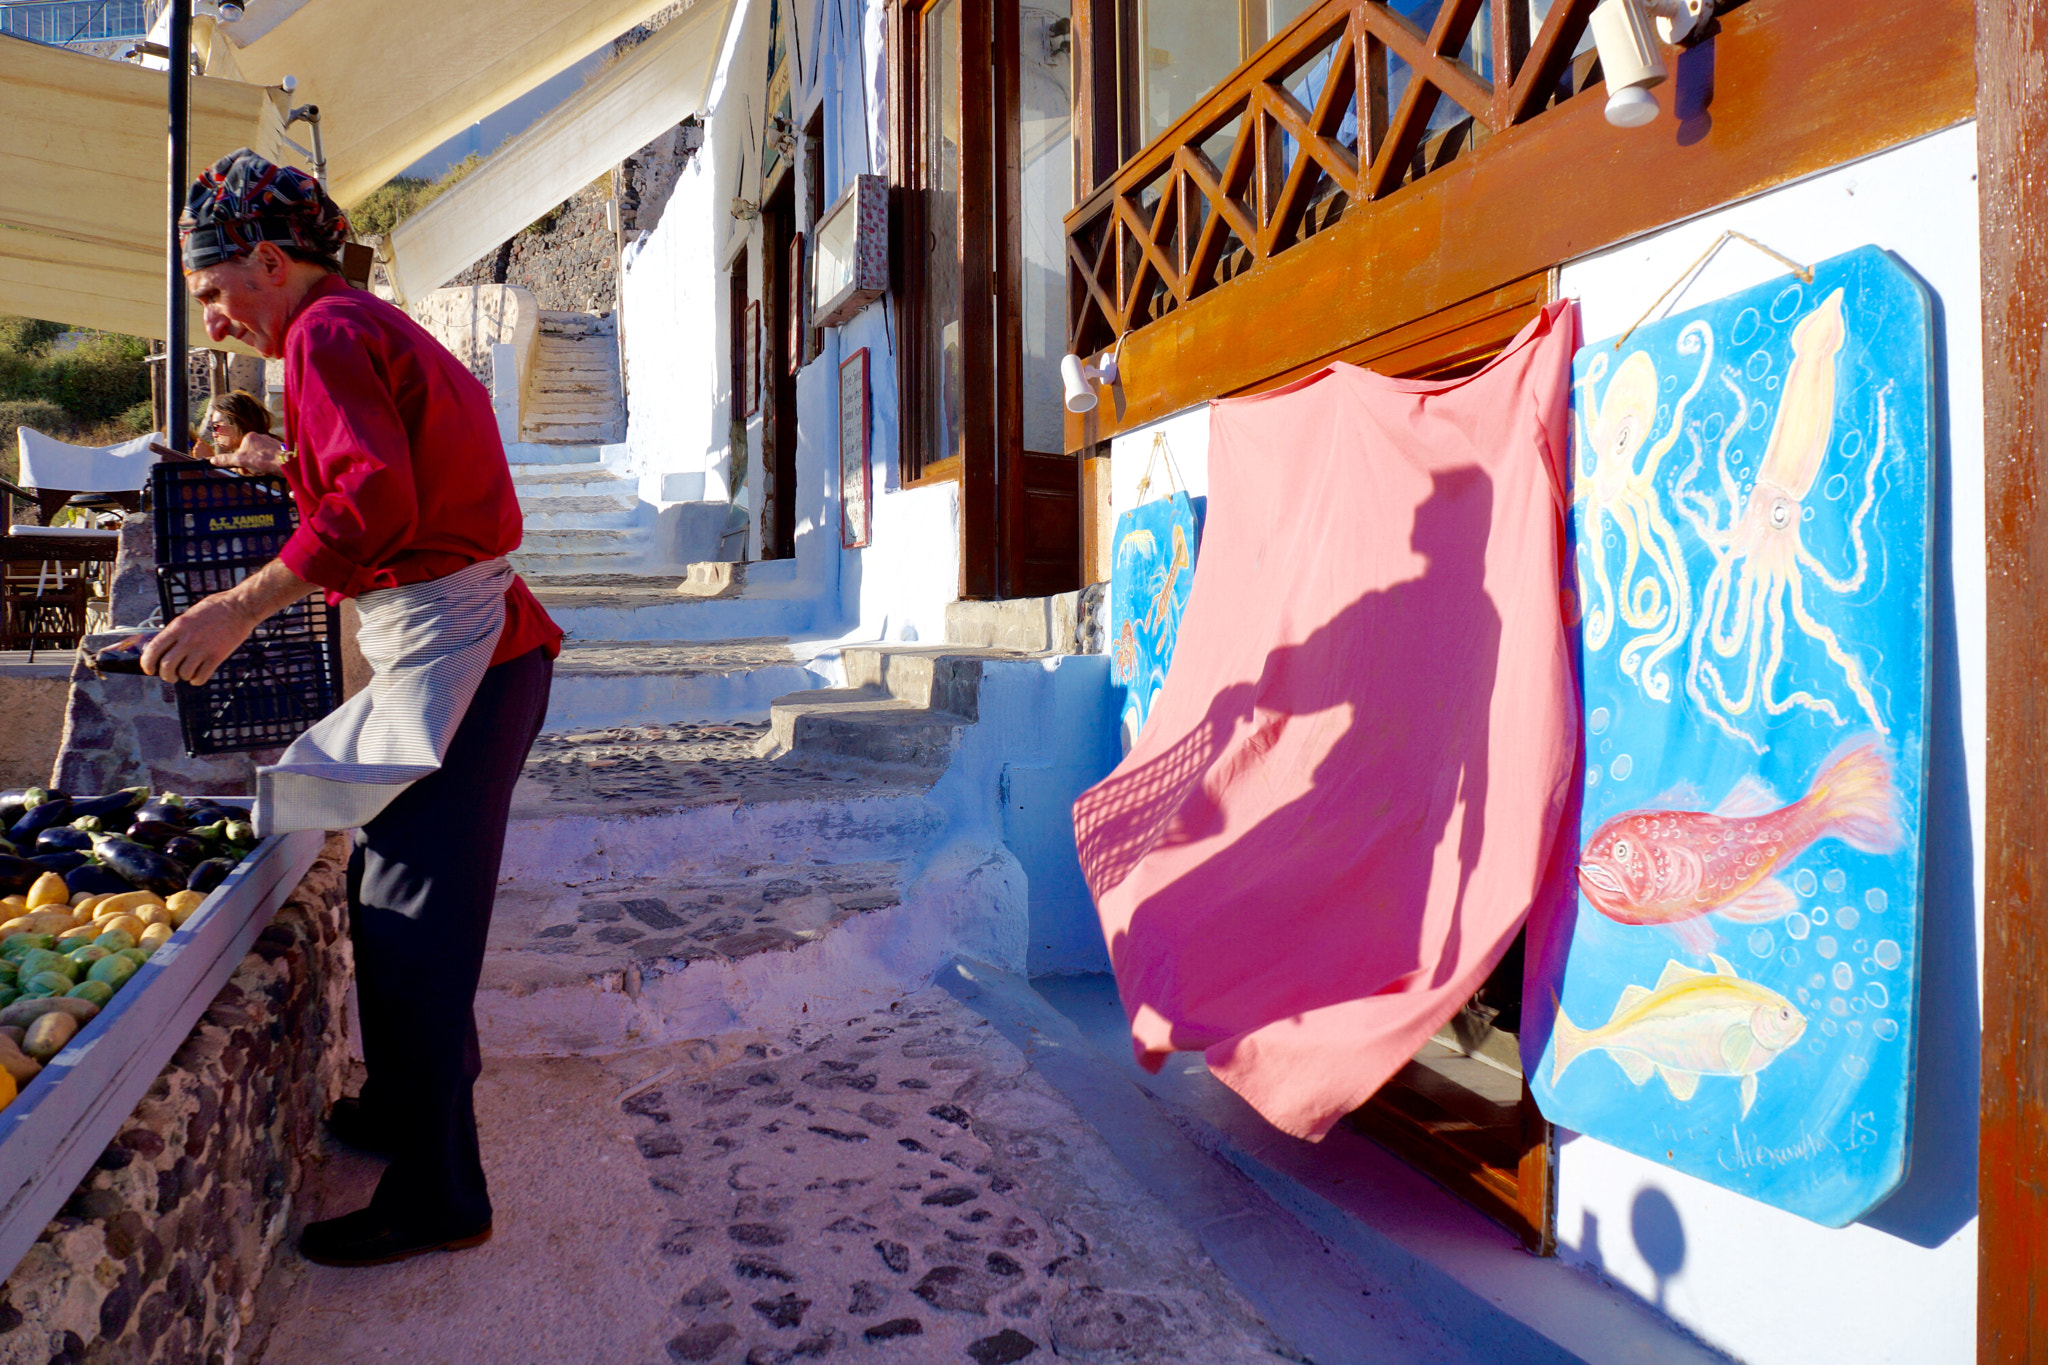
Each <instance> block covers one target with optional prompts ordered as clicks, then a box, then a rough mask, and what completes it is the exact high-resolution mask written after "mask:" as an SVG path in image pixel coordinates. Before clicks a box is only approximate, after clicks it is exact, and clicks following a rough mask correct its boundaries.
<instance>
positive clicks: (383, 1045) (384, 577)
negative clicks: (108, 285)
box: [143, 149, 562, 1265]
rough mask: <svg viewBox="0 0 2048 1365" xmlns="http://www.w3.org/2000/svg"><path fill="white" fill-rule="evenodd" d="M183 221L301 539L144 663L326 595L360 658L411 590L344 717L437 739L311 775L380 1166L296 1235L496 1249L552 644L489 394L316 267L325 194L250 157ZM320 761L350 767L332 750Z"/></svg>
mask: <svg viewBox="0 0 2048 1365" xmlns="http://www.w3.org/2000/svg"><path fill="white" fill-rule="evenodd" d="M180 227H181V236H182V241H183V249H184V266H185V276H186V285H187V288H188V289H189V290H190V292H191V294H192V296H193V297H194V298H196V299H198V300H199V302H200V303H201V304H203V305H204V306H205V317H206V330H207V334H208V335H209V336H210V337H211V338H212V339H213V340H215V341H219V340H221V339H223V338H225V337H229V336H232V337H236V338H239V339H240V340H242V341H244V342H247V343H248V344H249V345H250V346H252V347H253V348H255V349H256V350H258V351H260V352H261V353H262V354H264V355H266V356H270V357H273V358H282V359H283V361H284V362H285V365H284V369H285V444H286V445H287V447H289V449H290V452H291V453H290V455H289V457H288V459H287V463H286V465H285V477H286V479H287V480H288V481H289V483H290V485H291V490H292V495H293V499H294V501H295V502H296V503H297V504H298V508H299V527H298V530H297V532H296V533H294V534H293V536H292V537H291V538H290V540H289V541H288V542H287V543H286V544H285V546H284V549H283V550H282V551H281V552H280V553H279V554H278V557H277V558H276V559H275V560H273V561H272V562H271V563H269V564H267V565H265V566H264V567H262V568H260V569H258V570H257V571H256V572H254V573H252V574H251V575H249V577H248V578H246V579H244V580H243V581H242V582H241V583H240V584H238V585H236V586H235V587H233V588H231V589H229V590H228V591H226V592H223V593H220V594H217V595H216V596H213V597H209V598H206V599H205V600H203V601H201V602H198V603H196V604H194V605H193V607H192V608H191V609H190V610H188V611H187V612H185V613H184V614H183V615H181V616H179V617H178V618H177V619H175V620H174V621H172V622H171V624H170V625H169V626H167V627H166V628H165V629H164V630H163V632H162V633H161V634H159V635H158V636H156V638H155V639H154V640H153V641H152V642H151V643H150V645H149V646H148V648H147V650H146V652H145V654H144V656H143V666H144V668H145V669H146V670H148V671H150V672H153V673H155V674H156V675H158V676H159V677H162V678H166V679H170V680H173V681H179V680H182V681H185V682H190V683H203V682H205V681H206V680H207V679H208V678H209V677H211V676H212V674H213V672H214V670H215V669H216V668H217V667H218V666H219V665H220V663H221V662H222V661H223V660H224V659H225V658H226V657H227V656H228V655H229V654H230V653H232V652H233V651H234V649H235V648H236V646H238V645H240V644H241V643H242V641H243V640H245V639H246V638H248V636H249V634H250V632H251V631H252V630H253V629H254V628H255V627H256V625H257V624H258V623H260V622H261V621H262V620H264V618H266V617H268V616H269V615H271V614H272V613H274V612H276V611H278V610H280V609H282V608H283V607H285V606H287V605H289V604H291V603H292V602H295V601H297V600H298V599H300V598H301V597H304V596H306V595H307V594H308V593H310V592H313V591H316V590H319V589H325V590H326V592H327V594H328V598H329V600H330V601H338V600H339V599H341V598H343V597H355V598H358V599H360V601H361V604H362V608H363V613H364V621H365V628H364V641H365V652H366V654H367V653H369V652H370V643H369V642H370V635H371V622H372V613H373V608H375V609H377V610H379V611H381V610H383V608H384V607H386V606H388V605H389V603H391V602H392V601H394V600H398V599H401V598H404V599H408V600H412V599H418V600H421V601H424V602H425V603H426V604H427V605H426V608H425V613H426V614H425V615H424V616H422V615H420V614H419V612H417V611H415V613H414V614H413V615H411V616H408V617H407V618H406V619H405V621H404V623H403V628H404V630H405V631H409V632H411V633H410V634H404V635H402V636H400V635H398V634H396V633H393V632H387V634H390V635H391V636H392V638H393V639H399V640H401V643H402V646H403V647H402V649H394V650H393V651H392V652H391V654H390V656H389V659H388V661H387V663H386V664H379V665H378V667H379V677H378V679H377V682H376V683H374V684H373V686H372V688H371V689H370V692H371V695H370V696H368V697H359V698H356V699H352V700H351V702H350V703H349V706H350V707H358V704H359V703H360V707H359V709H358V715H359V716H367V715H369V714H371V712H372V710H373V708H374V707H376V706H379V705H382V706H385V707H387V708H388V707H390V706H392V705H394V702H393V700H392V699H393V698H396V699H397V701H396V703H395V704H397V705H400V706H403V705H405V704H407V703H408V699H410V698H414V697H417V696H419V695H426V696H427V697H428V698H429V699H430V700H431V701H433V702H434V703H436V704H437V705H436V706H430V707H429V708H427V709H428V710H429V711H433V712H437V713H436V714H426V715H415V716H411V717H409V718H408V717H406V716H400V717H397V718H396V719H397V722H398V724H397V725H396V726H395V727H393V726H391V725H390V722H391V721H392V719H393V718H392V717H391V716H390V715H389V713H388V711H387V714H386V715H385V716H384V717H381V718H379V719H380V720H382V721H384V722H386V724H387V728H396V729H398V730H401V731H404V732H406V733H407V734H408V735H417V733H418V732H421V731H426V732H432V731H433V730H434V728H435V726H436V724H437V723H438V724H444V725H445V727H446V730H447V731H449V732H452V733H445V732H444V733H442V734H441V736H440V740H439V742H438V743H436V744H434V745H433V746H431V747H432V749H434V750H443V751H442V752H439V753H438V761H436V758H437V755H436V753H435V752H432V751H431V750H430V751H429V752H427V753H426V754H425V755H424V756H423V758H422V761H421V762H419V763H417V764H415V765H413V766H412V767H411V768H410V769H408V770H407V771H408V773H412V772H423V773H425V774H426V775H425V776H419V777H416V778H413V777H409V776H408V777H403V778H402V779H401V780H396V781H394V780H391V778H390V776H389V772H390V769H389V768H388V767H386V768H377V767H369V768H366V769H362V770H360V771H359V772H358V773H357V775H355V776H346V775H345V776H344V777H343V778H342V779H341V782H342V784H343V785H340V786H323V785H322V784H321V783H320V782H317V781H316V782H314V783H313V784H312V785H313V786H314V787H317V788H319V789H320V790H322V791H340V792H342V793H343V794H344V795H343V797H342V798H341V800H342V804H341V805H340V806H339V807H321V806H320V805H319V804H318V803H317V802H314V803H313V804H312V809H313V810H315V811H316V812H318V811H320V810H322V809H341V810H356V811H358V812H360V813H361V814H362V817H363V818H362V823H361V828H360V830H359V831H358V833H357V834H356V836H355V851H354V856H353V857H352V859H351V862H350V866H349V911H350V934H351V938H352V939H353V942H354V946H355V961H356V985H357V994H358V999H359V1003H360V1006H361V1015H362V1022H363V1055H364V1061H365V1062H366V1064H367V1068H368V1080H367V1082H366V1083H365V1085H364V1087H363V1093H362V1094H361V1095H360V1096H359V1097H356V1098H354V1099H344V1100H342V1101H340V1102H339V1103H337V1104H336V1106H335V1108H334V1111H333V1113H332V1114H330V1116H329V1119H328V1125H329V1128H330V1130H331V1131H333V1132H334V1134H335V1135H336V1136H337V1137H339V1138H341V1139H342V1140H343V1141H345V1142H348V1143H350V1144H352V1145H355V1146H359V1147H363V1148H366V1149H369V1150H373V1151H378V1152H381V1153H383V1154H386V1155H388V1156H389V1157H390V1158H391V1164H390V1166H389V1168H388V1169H387V1170H386V1172H385V1174H384V1177H383V1179H382V1181H381V1182H380V1183H379V1185H378V1187H377V1193H376V1196H375V1197H374V1198H373V1199H372V1200H371V1202H370V1204H369V1206H368V1207H367V1208H364V1209H361V1210H358V1211H357V1212H355V1213H351V1214H348V1215H345V1216H343V1217H340V1218H335V1219H329V1220H327V1221H325V1222H319V1223H313V1224H311V1225H309V1226H308V1227H307V1228H306V1229H305V1231H304V1233H303V1234H302V1237H301V1242H300V1245H301V1249H302V1250H303V1251H304V1253H305V1254H306V1256H307V1257H308V1258H309V1259H311V1260H314V1261H318V1262H320V1263H322V1264H329V1265H371V1264H378V1263H382V1262H385V1261H391V1260H398V1259H402V1258H404V1257H407V1256H412V1255H416V1254H418V1253H420V1252H424V1251H431V1250H435V1249H439V1248H444V1247H445V1248H458V1247H465V1246H474V1245H477V1244H478V1243H480V1242H482V1241H484V1240H485V1239H487V1238H488V1237H489V1236H490V1231H491V1207H490V1199H489V1196H488V1194H487V1192H486V1190H485V1186H484V1175H483V1167H482V1164H481V1160H480V1156H479V1152H478V1145H477V1133H476V1116H475V1109H474V1104H473V1099H472V1092H473V1088H474V1084H475V1081H476V1077H477V1075H478V1073H479V1071H480V1070H481V1065H482V1063H481V1059H480V1056H479V1053H478V1049H477V1037H476V1024H475V1017H474V1009H473V1007H474V1003H475V996H476V987H477V981H478V977H479V975H480V974H481V971H482V967H483V955H484V942H485V934H486V931H487V929H488V927H489V924H490V916H491V908H492V902H493V899H494V896H495V891H496V885H497V874H498V865H499V859H500V854H501V852H502V850H503V847H504V838H505V825H506V820H507V818H508V813H509V811H510V807H511V798H512V788H513V785H514V783H515V782H516V781H517V780H518V776H519V770H520V768H521V766H522V764H523V763H524V762H525V759H526V754H527V750H528V749H529V747H530V746H531V745H532V742H533V739H534V736H535V735H536V734H537V733H538V731H539V729H540V724H541V720H542V717H543V716H544V715H545V713H546V710H547V698H548V687H549V681H550V678H551V675H552V671H553V664H552V660H553V658H554V656H555V655H556V654H557V653H559V651H560V647H561V638H562V632H561V631H560V629H559V628H557V627H556V626H555V624H554V623H553V622H552V621H551V620H549V619H548V616H547V613H546V611H545V610H543V609H542V607H541V605H540V603H539V602H538V601H536V600H535V598H534V596H533V594H532V593H531V592H530V591H529V590H528V589H527V587H526V585H525V583H524V582H523V581H522V580H520V579H519V578H518V577H517V576H516V575H514V574H511V572H510V569H509V568H508V567H507V566H506V565H505V564H504V563H503V557H504V556H506V555H507V554H509V553H510V552H511V551H512V550H514V549H515V548H517V547H518V544H519V540H520V534H521V519H520V512H519V503H518V499H517V497H516V496H515V495H514V493H513V488H512V477H511V471H510V470H509V468H508V467H507V465H506V462H505V451H504V447H503V446H502V445H501V443H500V442H499V439H498V428H497V420H496V417H495V414H494V413H493V411H492V408H491V402H490V396H489V395H488V394H487V393H486V392H485V390H484V388H483V386H482V385H481V384H480V383H478V382H477V380H476V379H475V377H474V376H472V375H471V374H470V373H469V371H468V370H467V369H466V368H465V367H464V366H463V365H462V363H461V362H460V361H458V360H457V359H456V358H455V357H454V356H452V355H450V354H449V353H448V351H447V350H446V349H445V348H443V347H442V346H441V345H440V344H439V343H438V342H436V341H435V340H434V338H433V337H432V336H430V335H429V334H428V333H427V332H426V331H425V330H424V329H422V328H421V327H420V326H419V325H418V324H417V323H415V322H414V321H413V320H412V319H411V318H409V317H407V316H406V315H405V313H404V312H402V311H401V310H399V309H397V308H395V307H393V306H392V305H391V304H389V303H386V302H385V301H383V300H381V299H379V298H377V297H375V296H374V295H372V294H369V293H367V292H364V291H360V290H355V289H351V288H350V287H349V286H348V285H347V284H346V283H344V282H343V281H342V279H341V277H340V273H339V266H338V264H337V262H336V260H335V256H336V254H337V253H338V251H339V249H340V246H341V243H342V241H343V240H344V239H345V235H346V233H347V230H348V229H347V222H346V220H345V218H343V216H342V214H341V211H340V209H339V208H337V207H336V206H335V205H334V203H333V201H332V200H330V199H329V198H328V197H327V195H326V193H325V192H324V191H323V190H322V189H321V188H320V187H319V185H318V183H317V182H315V181H314V180H313V179H312V177H310V176H307V175H305V174H303V173H302V172H299V171H296V170H293V169H291V168H289V167H278V166H273V165H271V164H270V163H268V162H266V161H264V160H263V159H262V158H260V157H258V156H256V155H255V153H253V152H250V151H248V150H246V149H245V150H243V151H240V152H236V153H234V154H232V155H231V156H228V157H224V158H222V160H221V161H220V162H219V163H218V164H217V165H215V166H214V167H212V168H211V169H209V170H208V171H207V172H205V174H203V175H202V176H201V177H200V179H199V181H198V182H197V183H196V184H195V185H194V186H193V188H192V193H191V195H190V197H189V199H188V203H187V208H186V211H185V214H184V216H183V218H182V220H181V224H180ZM507 580H509V587H508V588H507V589H506V590H505V591H504V592H503V601H502V608H501V607H500V603H499V601H498V592H497V584H499V583H500V582H505V581H507ZM460 584H473V585H482V586H481V588H480V589H479V590H480V591H482V592H483V593H485V594H486V596H485V597H484V599H483V602H482V604H481V607H482V609H481V610H478V609H475V604H474V603H471V604H467V605H468V606H469V608H470V609H469V610H468V614H467V615H465V616H463V617H462V618H461V620H460V622H459V623H456V622H453V621H451V620H450V618H448V617H446V616H438V617H437V616H435V615H434V614H433V612H434V610H435V609H436V607H437V606H438V605H439V602H440V599H439V597H437V596H436V594H437V592H440V590H442V589H444V588H447V587H448V585H460ZM444 595H445V594H444ZM500 619H502V623H503V624H502V628H500V629H498V630H497V631H496V635H495V643H494V644H493V643H492V634H491V628H492V626H493V625H495V623H496V622H497V621H499V620H500ZM422 621H424V622H425V623H426V629H425V630H424V631H422V629H421V622H422ZM443 622H448V625H447V629H446V631H445V632H444V633H446V634H450V635H451V636H452V635H454V634H456V633H460V632H466V634H463V637H462V640H461V641H459V642H457V643H458V644H460V645H461V646H462V647H465V648H468V649H469V651H470V653H469V656H468V657H469V661H470V662H471V663H472V664H473V665H474V669H473V671H472V673H471V674H470V677H469V678H468V679H467V680H466V681H465V682H464V684H463V686H462V687H459V688H456V689H455V693H454V695H453V696H452V698H451V697H443V696H441V695H440V694H438V693H436V692H435V691H434V690H433V688H434V687H435V686H438V685H439V683H438V682H437V680H436V679H437V678H438V676H439V675H436V677H430V678H428V680H427V682H425V683H419V682H417V681H416V679H415V677H414V675H416V674H419V673H421V672H422V670H419V669H414V670H413V674H408V673H407V671H406V670H407V669H408V668H411V667H412V665H413V663H414V662H416V661H417V660H418V659H419V658H421V657H423V656H433V655H434V653H435V645H436V640H435V638H434V636H435V628H436V627H438V626H439V625H441V624H442V623H443ZM458 625H459V627H460V632H458ZM456 647H457V645H456V644H451V645H450V646H449V650H448V652H447V653H446V654H444V655H443V656H442V658H441V660H440V662H441V663H446V662H447V660H448V658H449V657H451V656H452V655H453V653H454V652H455V650H456ZM486 650H488V658H487V659H486V657H485V651H486ZM372 661H373V664H376V663H377V659H376V658H375V656H373V659H372ZM431 666H435V665H434V663H433V660H432V659H431V658H430V668H429V670H427V671H430V670H431ZM479 674H480V679H479V678H478V675H479ZM394 679H397V680H398V681H399V683H400V685H399V686H394V685H393V684H394ZM406 682H413V683H414V690H413V691H406V690H405V687H404V685H403V684H404V683H406ZM471 685H473V686H474V693H473V695H471V696H470V697H469V699H468V701H467V703H466V709H464V704H463V702H462V700H461V693H462V692H463V691H464V690H466V688H467V687H468V686H471ZM444 690H445V689H444ZM443 702H445V705H441V704H440V703H443ZM315 733H316V734H317V733H319V732H318V731H316V732H315ZM444 746H445V747H444ZM327 747H328V748H332V747H333V746H332V745H328V746H327ZM298 749H299V746H294V749H293V751H291V752H290V753H288V754H287V755H286V758H285V761H284V763H283V764H282V765H280V767H279V768H277V769H270V770H266V773H265V776H266V778H268V777H269V776H270V775H272V774H275V773H279V772H283V771H285V770H286V769H288V768H290V767H291V763H292V758H293V755H294V754H296V753H297V752H298ZM319 756H320V757H323V758H324V757H326V756H325V755H324V754H322V755H319ZM328 767H329V770H333V771H342V772H344V773H346V772H347V771H348V768H347V764H346V762H345V761H344V762H338V763H337V762H330V763H329V765H328ZM361 771H367V772H369V773H371V774H373V775H372V776H369V777H365V776H362V775H360V772H361ZM350 782H354V783H368V784H371V785H368V786H353V787H351V786H347V785H346V784H347V783H350ZM380 783H381V784H382V785H377V784H380ZM363 793H368V796H367V797H365V796H364V795H363ZM349 801H355V802H356V803H357V804H356V805H354V806H350V805H349V804H348V802H349ZM364 801H367V802H368V804H367V805H365V804H363V802H364ZM379 806H381V809H376V807H379ZM263 809H264V806H263V801H262V799H259V805H258V810H259V815H260V813H261V812H262V811H263ZM305 818H306V819H309V820H318V818H319V817H318V815H317V813H316V814H315V815H313V816H309V817H305ZM330 822H331V823H341V821H339V820H333V821H330ZM285 827H325V823H317V824H306V823H301V824H299V825H296V826H290V825H288V826H285Z"/></svg>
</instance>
